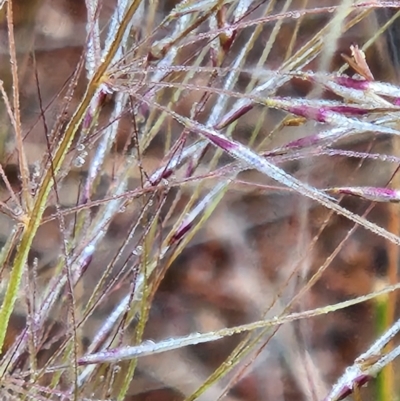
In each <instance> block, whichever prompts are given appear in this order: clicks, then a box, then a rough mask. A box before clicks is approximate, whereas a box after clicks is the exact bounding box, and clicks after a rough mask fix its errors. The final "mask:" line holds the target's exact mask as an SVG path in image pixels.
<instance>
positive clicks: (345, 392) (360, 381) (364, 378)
mask: <svg viewBox="0 0 400 401" xmlns="http://www.w3.org/2000/svg"><path fill="white" fill-rule="evenodd" d="M372 379H373V377H372V376H370V375H366V374H360V376H358V377H356V378H355V379H354V380H353V383H352V385H351V386H350V385H348V384H346V385H344V386H343V388H342V390H341V391H340V392H339V394H338V395H337V396H336V397H335V401H341V400H344V399H345V398H346V397H348V396H349V395H350V394H352V393H353V392H354V389H355V388H360V387H362V386H363V385H364V384H366V383H368V382H369V381H370V380H372ZM327 400H328V398H325V399H324V401H327Z"/></svg>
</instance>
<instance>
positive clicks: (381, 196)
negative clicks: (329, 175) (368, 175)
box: [330, 187, 400, 202]
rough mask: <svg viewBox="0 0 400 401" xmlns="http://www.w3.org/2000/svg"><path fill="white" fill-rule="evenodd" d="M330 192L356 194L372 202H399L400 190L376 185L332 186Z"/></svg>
mask: <svg viewBox="0 0 400 401" xmlns="http://www.w3.org/2000/svg"><path fill="white" fill-rule="evenodd" d="M330 192H331V193H337V194H345V195H353V196H358V197H360V198H363V199H367V200H371V201H373V202H400V191H399V190H397V189H390V188H378V187H341V188H332V190H330Z"/></svg>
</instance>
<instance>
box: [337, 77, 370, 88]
mask: <svg viewBox="0 0 400 401" xmlns="http://www.w3.org/2000/svg"><path fill="white" fill-rule="evenodd" d="M335 82H336V83H337V84H339V85H342V86H345V87H347V88H351V89H356V90H363V91H364V90H367V89H368V88H369V87H370V82H369V81H367V80H365V79H354V78H350V77H344V76H341V77H337V78H335Z"/></svg>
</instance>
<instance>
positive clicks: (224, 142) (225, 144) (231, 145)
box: [207, 132, 238, 152]
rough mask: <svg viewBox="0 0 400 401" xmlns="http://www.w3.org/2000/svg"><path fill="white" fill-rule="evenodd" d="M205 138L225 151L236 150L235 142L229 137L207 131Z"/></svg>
mask: <svg viewBox="0 0 400 401" xmlns="http://www.w3.org/2000/svg"><path fill="white" fill-rule="evenodd" d="M207 139H208V140H209V141H211V142H212V143H213V144H214V145H217V146H218V147H219V148H221V149H223V150H225V151H227V152H231V151H232V150H236V149H237V148H238V147H237V146H236V143H235V142H233V141H230V140H229V139H225V138H224V137H222V136H220V135H214V134H212V133H211V132H208V133H207Z"/></svg>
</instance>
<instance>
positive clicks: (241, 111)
mask: <svg viewBox="0 0 400 401" xmlns="http://www.w3.org/2000/svg"><path fill="white" fill-rule="evenodd" d="M253 107H254V104H253V103H250V104H246V105H245V106H243V107H241V108H239V109H237V110H235V112H234V113H232V114H228V115H227V118H225V119H222V120H221V121H220V122H219V123H218V124H217V125H216V126H215V127H214V128H215V129H216V130H221V129H223V128H225V127H226V126H228V125H229V124H232V123H233V122H234V121H236V120H237V119H239V118H240V117H242V116H243V115H244V114H246V113H247V112H249V111H250V110H251V109H252V108H253Z"/></svg>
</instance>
